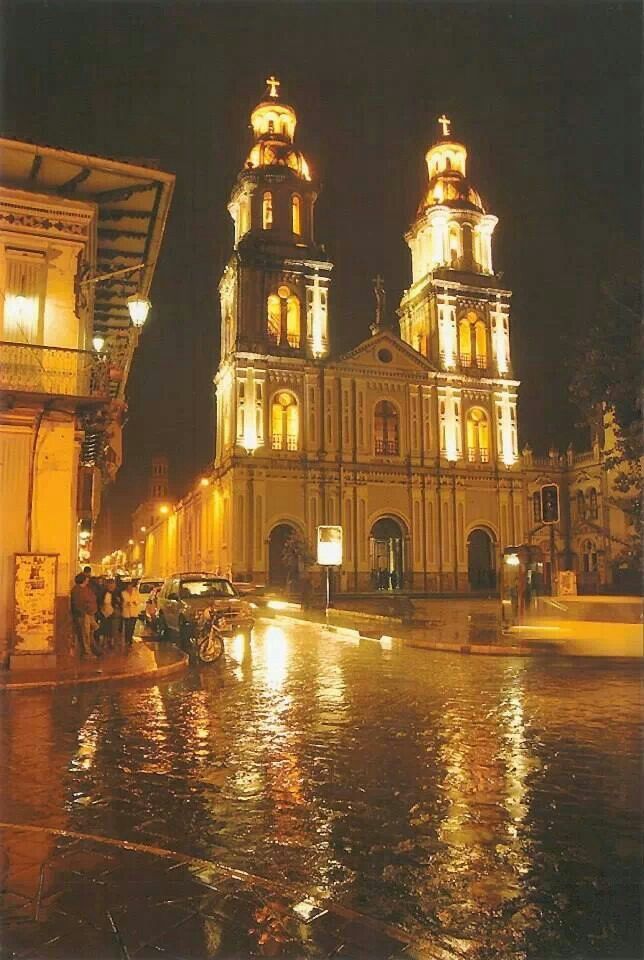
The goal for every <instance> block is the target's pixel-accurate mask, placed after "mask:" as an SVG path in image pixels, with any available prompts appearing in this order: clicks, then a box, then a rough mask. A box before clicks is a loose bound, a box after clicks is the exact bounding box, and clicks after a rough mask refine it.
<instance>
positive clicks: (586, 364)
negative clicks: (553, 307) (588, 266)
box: [571, 280, 644, 561]
mask: <svg viewBox="0 0 644 960" xmlns="http://www.w3.org/2000/svg"><path fill="white" fill-rule="evenodd" d="M641 319H642V314H641V290H640V287H639V285H638V284H637V283H634V282H630V281H624V280H613V281H611V282H609V283H606V284H604V285H603V287H602V290H601V300H600V304H599V309H598V311H597V316H596V318H595V320H594V322H593V324H592V325H591V326H590V327H589V329H588V330H587V332H586V334H585V336H584V337H583V338H582V340H581V342H580V343H579V353H578V356H577V357H576V358H575V363H576V369H575V372H574V375H573V378H572V383H571V394H572V398H573V400H574V402H575V403H576V405H577V406H578V407H579V409H580V410H581V412H582V414H583V415H584V417H585V419H586V421H587V422H590V423H591V424H594V425H595V426H596V427H597V428H598V429H599V431H600V432H603V427H604V425H605V423H606V421H607V420H611V421H612V427H613V431H614V445H613V447H612V449H609V450H607V451H606V453H607V456H606V459H605V461H604V465H605V468H606V469H607V470H608V471H611V480H612V484H613V489H614V496H613V498H612V502H613V503H614V505H615V506H617V507H619V508H620V509H621V510H623V511H624V513H625V514H626V516H627V517H628V519H629V520H630V522H631V524H632V531H633V532H632V542H631V543H629V544H624V547H625V549H624V552H623V557H622V559H625V560H629V561H639V559H640V544H641V538H640V529H639V519H640V506H641V483H642V471H641V464H642V455H643V454H644V446H643V443H642V375H641V345H642V327H641Z"/></svg>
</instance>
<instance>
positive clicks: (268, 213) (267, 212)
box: [262, 193, 273, 230]
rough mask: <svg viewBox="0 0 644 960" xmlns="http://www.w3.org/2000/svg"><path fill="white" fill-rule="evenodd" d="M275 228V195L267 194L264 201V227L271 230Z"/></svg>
mask: <svg viewBox="0 0 644 960" xmlns="http://www.w3.org/2000/svg"><path fill="white" fill-rule="evenodd" d="M272 226H273V194H272V193H265V194H264V198H263V200H262V227H263V228H264V230H270V229H271V227H272Z"/></svg>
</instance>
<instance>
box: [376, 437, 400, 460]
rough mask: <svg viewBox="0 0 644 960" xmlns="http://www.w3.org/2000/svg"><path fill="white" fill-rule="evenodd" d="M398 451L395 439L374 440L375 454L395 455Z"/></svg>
mask: <svg viewBox="0 0 644 960" xmlns="http://www.w3.org/2000/svg"><path fill="white" fill-rule="evenodd" d="M398 452H399V451H398V441H397V440H376V454H380V455H381V456H385V457H397V456H398Z"/></svg>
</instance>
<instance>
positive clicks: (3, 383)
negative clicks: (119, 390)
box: [0, 340, 109, 399]
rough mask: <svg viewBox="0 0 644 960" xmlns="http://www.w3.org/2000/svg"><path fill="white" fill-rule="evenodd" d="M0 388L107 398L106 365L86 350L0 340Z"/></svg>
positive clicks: (50, 394) (64, 395) (63, 395)
mask: <svg viewBox="0 0 644 960" xmlns="http://www.w3.org/2000/svg"><path fill="white" fill-rule="evenodd" d="M0 390H3V391H13V392H18V393H30V394H38V395H43V394H45V395H48V396H58V397H92V398H96V399H101V398H107V397H108V394H109V389H108V375H107V366H106V364H105V362H104V360H102V359H101V358H100V357H97V356H96V354H95V353H93V352H91V351H89V350H70V349H68V348H66V347H46V346H42V345H41V344H32V343H10V342H8V341H6V340H1V341H0Z"/></svg>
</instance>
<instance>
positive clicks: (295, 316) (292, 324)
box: [286, 295, 300, 347]
mask: <svg viewBox="0 0 644 960" xmlns="http://www.w3.org/2000/svg"><path fill="white" fill-rule="evenodd" d="M286 340H287V343H288V345H289V347H299V345H300V301H299V300H298V298H297V297H296V296H294V295H291V296H289V297H287V299H286Z"/></svg>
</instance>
